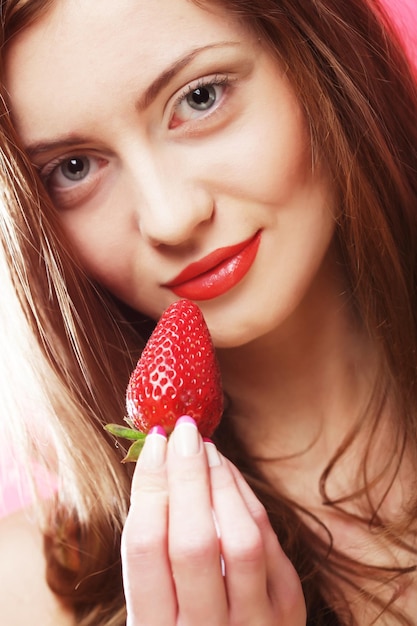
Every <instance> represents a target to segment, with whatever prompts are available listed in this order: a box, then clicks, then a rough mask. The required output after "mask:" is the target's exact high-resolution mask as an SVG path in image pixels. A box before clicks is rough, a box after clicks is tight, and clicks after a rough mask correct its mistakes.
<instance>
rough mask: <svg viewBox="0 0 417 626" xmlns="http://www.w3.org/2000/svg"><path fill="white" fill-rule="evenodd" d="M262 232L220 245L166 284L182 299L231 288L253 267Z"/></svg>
mask: <svg viewBox="0 0 417 626" xmlns="http://www.w3.org/2000/svg"><path fill="white" fill-rule="evenodd" d="M260 240H261V231H258V232H257V233H256V234H255V235H254V236H252V237H250V238H249V239H246V240H245V241H242V242H241V243H238V244H236V245H234V246H227V247H225V248H219V249H218V250H215V251H214V252H212V253H211V254H208V255H207V256H206V257H204V258H203V259H201V260H200V261H196V262H195V263H191V264H190V265H188V267H186V268H185V269H184V270H183V271H182V272H180V274H178V276H176V277H175V278H174V280H172V281H171V282H169V283H167V284H166V285H164V287H168V289H171V291H173V292H174V293H175V295H177V296H179V297H180V298H188V299H189V300H210V299H212V298H217V297H218V296H221V295H222V294H224V293H226V292H227V291H229V289H232V287H234V286H235V285H237V283H239V282H240V281H241V280H242V278H243V277H244V276H245V275H246V274H247V273H248V271H249V270H250V268H251V266H252V264H253V262H254V260H255V258H256V254H257V252H258V248H259V243H260Z"/></svg>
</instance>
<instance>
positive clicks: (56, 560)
mask: <svg viewBox="0 0 417 626" xmlns="http://www.w3.org/2000/svg"><path fill="white" fill-rule="evenodd" d="M50 2H51V0H23V1H22V0H2V2H1V12H2V13H1V19H2V25H3V29H2V37H3V41H2V48H3V50H4V49H5V48H6V46H7V41H8V40H9V39H10V38H11V37H12V36H13V35H14V34H15V33H16V32H18V30H20V29H21V28H23V27H25V26H26V25H27V24H28V23H29V22H30V21H31V20H32V19H36V17H37V16H38V15H39V12H40V11H42V10H46V9H47V7H48V5H49V4H50ZM216 3H217V4H219V5H221V6H223V7H225V8H226V9H227V10H230V11H231V12H233V13H234V14H236V15H237V16H239V17H240V18H241V19H243V20H245V21H246V22H247V24H248V25H249V27H250V28H251V29H253V30H254V31H255V32H256V33H257V36H258V37H259V38H260V39H261V40H262V41H264V42H265V43H266V45H267V46H269V48H270V50H271V52H272V53H273V54H274V55H276V57H277V59H278V60H279V62H280V63H281V64H283V65H284V67H285V68H286V70H287V73H288V76H289V77H290V80H291V82H292V84H293V86H294V89H295V90H296V92H297V95H298V97H299V100H300V102H301V103H302V106H303V108H304V111H305V115H306V118H307V120H308V123H309V128H310V133H311V141H312V147H313V153H314V155H316V157H317V158H320V159H321V160H323V161H324V162H325V163H326V165H327V167H328V170H329V172H330V174H331V177H332V179H333V181H334V185H335V188H336V190H337V193H338V197H339V200H340V213H339V215H338V222H337V240H338V246H339V249H340V254H341V258H342V259H343V263H344V264H345V267H346V270H347V274H348V276H349V279H350V292H351V301H352V304H353V306H354V307H355V308H356V310H357V312H358V316H359V317H360V319H361V321H362V323H363V325H364V327H365V328H366V330H367V331H368V333H369V334H370V336H371V337H372V338H373V339H374V341H375V342H376V343H377V345H378V346H379V347H380V351H381V355H382V359H381V361H382V365H381V378H380V381H379V383H380V385H379V387H378V389H376V390H375V401H374V402H373V403H372V405H370V406H372V408H373V419H374V421H375V424H377V422H378V416H379V411H378V410H377V407H378V406H381V404H382V403H383V401H384V397H385V396H384V391H386V389H387V388H389V389H390V392H391V393H392V394H393V395H394V397H395V399H396V403H397V413H398V416H401V420H400V417H399V419H398V425H397V428H398V432H397V437H396V440H395V442H394V443H395V445H396V446H397V447H398V448H400V449H401V445H402V442H404V441H405V440H407V441H408V442H409V446H410V450H411V454H412V458H413V462H414V466H415V468H416V469H417V437H416V425H417V418H416V411H415V407H416V406H417V402H416V401H417V398H416V394H417V392H416V384H415V381H416V379H417V377H416V367H417V339H416V329H417V319H416V316H417V301H416V281H415V278H416V277H415V272H416V268H417V262H416V252H417V124H416V123H415V117H416V111H417V92H416V85H415V81H414V77H413V75H412V71H411V70H410V67H409V65H408V63H407V61H406V58H405V56H404V54H403V52H402V48H401V46H400V44H399V43H398V41H397V37H396V34H395V32H394V31H393V29H392V27H391V26H390V23H389V20H388V19H387V18H386V16H385V14H384V12H383V10H382V8H381V7H380V6H379V4H378V3H377V2H376V1H371V0H369V1H367V0H349V1H348V2H347V1H346V2H341V1H340V0H314V1H313V0H210V1H205V0H200V1H199V2H198V4H200V5H201V6H203V7H205V6H207V7H208V8H210V5H211V4H216ZM0 62H1V61H0ZM0 70H1V67H0ZM1 107H2V110H1V112H0V124H1V126H0V132H1V163H0V171H1V177H2V181H1V186H2V190H3V206H2V208H1V209H0V210H1V214H0V228H1V233H2V243H3V247H4V253H5V255H6V257H7V260H8V263H9V267H10V273H11V277H12V280H13V282H14V285H15V288H16V292H17V294H18V296H19V298H20V302H21V305H22V308H23V310H24V312H25V314H26V318H27V320H28V323H29V324H30V327H31V329H32V331H33V334H34V336H35V337H36V338H37V340H38V344H39V351H40V354H41V355H42V363H43V367H42V375H43V377H44V379H43V384H44V386H45V387H46V388H47V391H48V394H49V399H50V402H51V405H52V408H53V410H52V411H51V423H52V424H53V425H52V427H51V432H52V433H55V435H54V438H53V443H54V446H53V447H54V448H55V450H56V453H55V455H54V457H53V459H52V463H53V469H54V472H56V473H57V476H58V478H59V481H60V489H59V492H58V493H59V497H58V498H57V501H56V504H55V508H54V509H53V510H52V511H50V514H49V517H48V518H47V520H46V527H45V537H46V548H47V551H46V552H47V559H48V580H49V582H50V584H51V587H52V588H53V589H55V590H56V591H57V592H58V593H60V594H61V595H63V596H64V597H67V598H68V599H69V601H70V602H71V603H72V604H73V606H75V609H76V611H77V615H78V623H79V624H82V625H85V626H87V625H92V624H100V625H103V626H111V625H114V626H116V625H119V624H120V625H121V624H123V623H125V622H124V620H125V617H124V612H123V593H122V587H121V577H120V558H119V542H120V533H121V529H122V527H123V522H124V519H125V515H126V512H127V508H128V498H129V482H130V470H129V468H126V466H122V465H121V464H120V459H121V456H122V454H123V450H122V449H121V448H117V447H115V446H114V442H113V441H111V440H110V439H108V438H107V437H106V435H105V434H104V433H103V430H102V425H103V423H106V422H109V421H120V419H121V418H122V416H123V413H124V407H123V397H124V390H125V386H126V381H127V379H128V375H129V372H130V370H131V367H132V365H133V363H134V362H135V360H136V358H137V356H138V352H139V351H140V348H141V346H142V345H143V340H144V339H146V336H147V329H148V325H147V322H146V320H141V319H139V320H138V316H137V314H135V315H132V312H131V311H129V310H126V308H125V307H123V306H122V305H120V303H118V302H115V301H114V299H113V298H111V297H110V296H109V295H108V294H106V293H105V292H104V291H103V290H102V289H101V288H100V287H99V286H98V285H96V284H94V283H93V282H92V281H91V280H89V278H88V277H87V276H85V275H84V273H83V271H82V268H80V267H78V266H77V264H76V262H75V261H74V260H73V259H72V257H71V254H70V252H69V247H68V243H67V242H66V240H65V236H64V233H63V232H62V231H61V229H60V225H59V219H58V217H57V216H56V214H55V212H54V208H53V207H52V206H51V203H50V200H49V198H48V197H47V195H46V193H45V190H44V189H43V187H42V185H41V184H40V182H39V180H38V178H37V176H36V173H35V172H34V169H33V167H32V166H31V164H30V162H28V159H27V157H26V155H25V154H24V152H23V151H22V150H20V149H19V147H18V146H19V138H18V137H17V136H16V134H15V131H14V128H13V121H12V117H13V112H11V114H10V112H9V108H8V103H7V94H5V93H3V98H2V101H1ZM232 411H233V407H231V408H230V411H229V412H230V414H231V413H232ZM81 437H82V441H83V446H82V447H80V445H79V440H80V438H81ZM216 439H217V442H218V444H219V446H220V448H221V449H222V451H223V452H224V453H225V454H226V455H227V456H229V457H230V458H231V459H232V460H234V461H235V462H236V464H237V465H238V466H239V467H240V468H241V470H242V471H244V473H245V475H246V476H247V478H248V480H249V482H250V483H251V484H252V486H253V488H254V489H255V491H256V493H257V494H258V496H259V497H260V499H261V500H262V501H263V502H264V504H265V506H266V507H267V510H268V513H269V515H270V519H271V523H272V524H273V526H274V528H275V530H276V532H277V534H278V536H279V538H280V541H281V542H282V544H283V546H284V549H285V550H286V552H287V553H288V555H289V556H290V558H291V559H292V561H293V562H294V563H295V565H296V567H297V569H298V571H299V573H300V576H301V578H302V581H303V585H304V590H305V595H306V602H307V606H308V613H309V620H310V621H311V623H312V624H316V625H320V624H336V623H338V622H337V618H336V617H335V614H334V613H332V612H331V610H330V609H329V608H328V607H327V606H326V602H328V603H329V604H332V605H333V606H337V608H338V614H339V618H338V619H339V621H340V623H343V624H348V623H350V622H351V620H352V619H353V618H352V616H351V615H350V613H349V610H348V607H346V606H342V604H341V602H342V600H343V594H342V593H341V592H339V582H340V583H342V582H347V583H350V584H351V585H353V586H355V584H356V583H355V582H354V581H355V576H357V575H363V574H365V575H367V576H369V577H370V578H372V577H374V578H375V579H379V578H380V579H381V580H389V579H390V578H393V577H395V576H397V575H398V574H401V572H397V571H394V570H392V571H382V572H378V571H376V570H375V569H372V568H368V567H367V566H366V565H364V564H359V563H355V562H354V561H351V560H349V559H348V558H346V557H344V556H343V555H338V554H336V553H335V552H334V551H332V550H331V538H330V537H329V542H326V541H324V540H323V541H318V540H317V535H315V534H314V533H313V532H312V531H311V529H310V528H311V527H310V526H309V525H307V524H305V523H304V522H303V514H304V512H302V511H300V510H299V509H298V507H297V504H296V503H294V502H291V501H289V500H287V499H286V498H284V497H283V496H282V495H280V494H279V492H278V490H277V488H276V486H274V485H269V484H268V483H267V481H266V480H265V478H264V476H263V474H262V471H261V466H260V465H259V463H257V462H256V460H254V459H251V457H250V454H249V452H250V451H248V450H246V449H245V446H244V444H243V442H241V441H239V437H238V435H237V433H236V432H235V431H234V427H233V421H232V419H231V415H230V416H229V415H225V418H224V420H223V422H222V424H221V426H220V428H219V430H218V433H217V434H216ZM370 445H371V443H370ZM393 445H394V444H393ZM336 461H337V459H332V460H331V461H330V462H329V467H328V469H327V471H326V472H325V474H324V476H323V480H322V493H323V498H324V499H326V489H325V483H326V481H325V479H326V476H327V474H328V472H330V471H331V468H332V467H333V465H334V464H335V463H336ZM91 477H94V479H93V480H92V478H91ZM327 504H328V505H329V506H332V505H333V506H336V503H332V502H331V501H328V502H327ZM415 509H416V503H415V502H412V503H411V505H410V508H409V511H407V512H405V515H404V521H403V524H402V526H401V529H404V528H408V527H409V525H410V524H411V521H412V520H413V519H414V518H415ZM307 513H308V512H307ZM367 521H368V522H369V524H371V523H373V524H378V523H379V524H380V525H382V521H381V520H378V516H377V514H376V511H375V510H370V511H369V515H368V520H367ZM318 523H320V520H318ZM385 530H386V529H385ZM390 533H391V534H390V536H391V538H392V541H393V542H399V541H400V540H401V536H400V533H401V531H400V529H399V528H397V529H395V528H392V527H391V529H390ZM74 555H76V556H74ZM404 573H406V572H404ZM373 601H374V602H375V605H376V607H379V608H380V609H381V610H382V609H383V608H384V607H383V606H382V601H381V600H379V599H378V597H376V598H374V599H373ZM392 615H394V613H393V614H392ZM398 619H399V620H401V617H400V616H398ZM404 623H407V622H406V620H404Z"/></svg>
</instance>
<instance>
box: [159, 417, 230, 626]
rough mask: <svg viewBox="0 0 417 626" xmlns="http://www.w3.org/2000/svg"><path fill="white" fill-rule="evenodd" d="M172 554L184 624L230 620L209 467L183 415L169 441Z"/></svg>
mask: <svg viewBox="0 0 417 626" xmlns="http://www.w3.org/2000/svg"><path fill="white" fill-rule="evenodd" d="M167 465H168V484H169V503H170V505H169V554H170V558H171V564H172V569H173V573H174V578H175V585H176V592H177V600H178V610H179V620H180V623H181V625H183V624H184V625H187V626H188V625H191V626H195V625H196V624H198V625H199V626H205V625H208V624H209V625H210V626H215V625H217V624H221V625H223V624H226V623H228V620H227V601H226V593H225V586H224V580H223V576H222V572H221V566H220V547H219V540H218V537H217V533H216V528H215V524H214V520H213V512H212V505H211V495H210V482H209V471H208V466H207V459H206V455H205V451H204V445H203V442H202V439H201V436H200V435H199V433H198V430H197V428H196V426H195V423H192V421H189V420H187V419H182V420H181V419H180V420H179V421H178V422H177V425H176V428H175V430H174V432H173V434H172V435H171V438H170V441H169V444H168V460H167Z"/></svg>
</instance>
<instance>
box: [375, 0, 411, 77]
mask: <svg viewBox="0 0 417 626" xmlns="http://www.w3.org/2000/svg"><path fill="white" fill-rule="evenodd" d="M383 3H384V4H385V6H386V7H387V9H388V10H389V11H390V12H391V15H392V17H393V19H394V22H395V23H396V24H397V26H398V28H399V30H400V32H401V33H402V35H403V39H404V42H405V45H406V48H407V50H408V52H409V55H410V57H411V59H412V60H413V61H414V62H415V64H416V65H417V0H383Z"/></svg>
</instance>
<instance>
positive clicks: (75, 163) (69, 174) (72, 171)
mask: <svg viewBox="0 0 417 626" xmlns="http://www.w3.org/2000/svg"><path fill="white" fill-rule="evenodd" d="M89 170H90V163H89V161H88V159H86V158H82V157H73V158H72V159H68V160H67V161H65V163H64V164H63V166H62V168H61V171H62V173H63V175H64V176H65V178H68V179H69V180H81V179H83V178H85V176H87V174H88V172H89Z"/></svg>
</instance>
